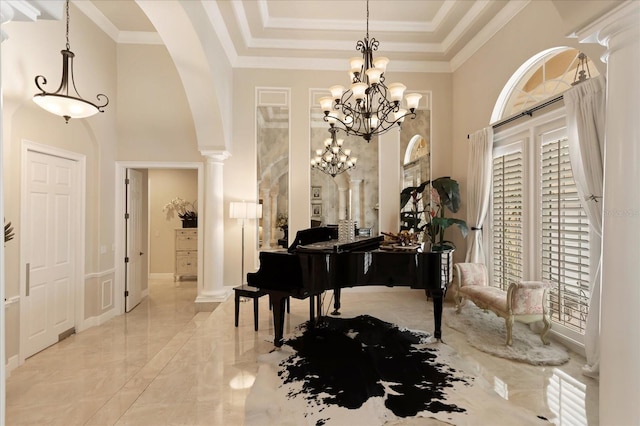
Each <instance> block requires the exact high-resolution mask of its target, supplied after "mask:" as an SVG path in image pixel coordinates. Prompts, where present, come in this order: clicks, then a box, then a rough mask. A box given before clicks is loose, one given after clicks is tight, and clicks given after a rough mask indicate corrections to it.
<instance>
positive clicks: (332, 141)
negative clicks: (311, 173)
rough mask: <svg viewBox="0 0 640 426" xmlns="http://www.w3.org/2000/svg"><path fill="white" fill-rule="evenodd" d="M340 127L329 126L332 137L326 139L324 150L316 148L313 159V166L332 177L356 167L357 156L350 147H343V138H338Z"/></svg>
mask: <svg viewBox="0 0 640 426" xmlns="http://www.w3.org/2000/svg"><path fill="white" fill-rule="evenodd" d="M337 132H338V129H337V128H336V127H334V126H331V128H329V133H331V137H330V138H328V139H326V140H325V141H324V152H323V151H322V149H318V150H316V156H315V158H313V159H311V167H312V168H314V169H318V170H320V171H321V172H324V173H326V174H328V175H331V177H336V176H337V175H339V174H340V173H342V172H346V171H347V170H349V169H354V168H355V167H356V162H357V161H358V159H357V158H355V157H351V150H350V149H345V150H343V149H342V144H343V143H344V140H343V139H337V138H336V133H337Z"/></svg>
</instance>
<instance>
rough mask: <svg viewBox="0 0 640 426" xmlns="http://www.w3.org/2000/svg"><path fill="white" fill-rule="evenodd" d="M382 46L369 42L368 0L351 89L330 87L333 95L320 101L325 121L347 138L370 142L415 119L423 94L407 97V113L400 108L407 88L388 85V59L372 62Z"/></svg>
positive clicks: (380, 58) (357, 46)
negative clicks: (376, 51) (336, 127)
mask: <svg viewBox="0 0 640 426" xmlns="http://www.w3.org/2000/svg"><path fill="white" fill-rule="evenodd" d="M379 44H380V43H379V42H378V40H376V39H375V38H371V39H369V0H367V34H366V37H365V38H364V40H358V43H357V44H356V50H358V51H360V52H362V57H355V58H351V60H350V65H351V71H350V76H351V87H350V88H349V89H346V90H345V88H344V87H343V86H340V85H336V86H332V87H330V88H329V90H330V91H331V96H326V97H323V98H320V107H321V108H322V111H323V112H324V121H326V122H328V123H329V125H330V126H331V127H333V126H340V127H341V129H342V130H344V131H345V132H346V133H347V134H348V135H350V134H353V135H357V136H362V137H363V138H364V139H365V140H366V141H367V142H369V141H371V138H372V137H373V136H375V135H380V134H382V133H385V132H387V131H388V130H390V129H391V128H392V127H393V125H394V124H398V125H399V126H400V125H401V124H402V122H403V121H404V119H405V117H407V116H410V117H411V118H415V117H416V114H415V109H416V108H417V107H418V103H419V102H420V98H422V95H421V94H419V93H410V94H407V95H406V96H405V101H406V103H407V108H408V110H409V111H407V110H406V109H404V108H400V101H401V100H402V96H403V94H404V91H405V89H406V86H405V85H404V84H402V83H391V84H389V86H387V85H386V84H385V83H384V81H385V71H386V69H387V65H388V64H389V59H388V58H383V57H379V58H376V59H375V60H374V59H373V51H374V50H378V45H379Z"/></svg>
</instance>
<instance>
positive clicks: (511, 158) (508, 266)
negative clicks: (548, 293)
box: [492, 148, 524, 291]
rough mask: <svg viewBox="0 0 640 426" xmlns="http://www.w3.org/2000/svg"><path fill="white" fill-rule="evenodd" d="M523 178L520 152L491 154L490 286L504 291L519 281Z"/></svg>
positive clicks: (521, 245)
mask: <svg viewBox="0 0 640 426" xmlns="http://www.w3.org/2000/svg"><path fill="white" fill-rule="evenodd" d="M523 177H524V165H523V154H522V150H521V149H519V148H518V149H514V150H511V151H508V152H506V153H504V154H498V155H495V154H494V158H493V188H492V200H493V202H492V219H493V227H492V229H493V236H492V240H493V241H492V243H493V244H492V245H493V253H492V255H493V279H492V285H493V286H495V287H498V288H501V289H503V290H505V291H506V290H507V288H508V287H509V284H511V283H513V282H520V281H522V279H523V267H522V254H523V238H522V237H523V216H522V214H523V210H522V207H523V182H524V179H523Z"/></svg>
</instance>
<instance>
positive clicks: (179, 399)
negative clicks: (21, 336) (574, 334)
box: [6, 280, 598, 426]
mask: <svg viewBox="0 0 640 426" xmlns="http://www.w3.org/2000/svg"><path fill="white" fill-rule="evenodd" d="M373 290H374V289H369V290H368V291H363V289H357V290H353V291H344V292H343V298H342V312H343V316H356V315H359V314H363V313H366V314H369V315H373V316H376V317H378V318H380V319H382V320H384V321H389V322H393V323H396V324H399V325H402V326H406V327H408V328H413V329H423V330H425V329H426V330H427V331H432V327H433V325H432V320H431V318H432V313H431V312H432V310H431V303H430V302H426V301H425V300H424V293H422V292H420V291H419V290H409V289H404V288H398V289H383V290H381V291H373ZM195 295H196V289H195V283H194V282H189V281H185V282H179V283H174V282H173V281H171V280H166V281H165V280H153V281H151V282H150V286H149V296H148V297H147V298H145V299H144V300H143V301H142V303H141V304H140V305H139V306H138V307H136V308H135V310H134V311H133V312H131V313H129V314H126V315H121V316H119V317H116V318H113V319H112V320H110V321H108V322H107V323H105V324H103V325H101V326H99V327H94V328H91V329H89V330H86V331H84V332H82V333H79V334H76V335H73V336H71V337H69V338H68V339H66V340H64V341H62V342H60V343H58V344H57V345H54V346H52V347H50V348H48V349H46V350H44V351H42V352H40V353H38V354H36V355H34V356H33V357H31V358H30V359H28V360H27V361H26V362H25V363H24V364H23V365H22V366H20V367H19V368H17V369H16V370H14V371H13V372H12V373H11V377H9V378H8V380H7V384H6V386H7V401H6V407H7V410H6V411H7V412H6V424H7V425H65V426H70V425H225V426H226V425H242V424H243V421H244V405H245V399H246V397H247V395H248V393H249V390H250V386H249V387H243V386H241V385H240V386H239V385H238V384H242V383H243V380H242V379H246V378H252V377H253V375H255V374H256V373H257V370H258V364H257V363H256V357H257V355H259V354H263V353H266V352H268V351H270V350H271V349H273V345H272V343H271V342H272V333H273V327H272V325H271V316H270V312H269V309H268V303H267V297H264V298H262V299H261V300H260V322H259V331H258V332H254V330H253V307H252V303H251V302H248V303H242V304H241V310H240V324H239V327H238V328H235V327H234V325H233V310H234V306H233V297H230V298H229V299H228V300H227V301H226V302H224V303H221V304H220V305H219V306H218V307H217V308H216V309H215V310H214V311H213V312H199V313H196V312H195V311H194V308H193V300H194V298H195ZM445 309H451V306H446V307H445ZM307 319H308V301H306V300H304V301H300V300H293V301H292V303H291V313H290V314H288V315H287V317H286V319H285V333H287V332H288V331H290V330H292V329H293V328H294V327H295V326H296V325H298V324H300V323H301V322H304V321H305V320H307ZM443 339H444V341H445V342H446V343H447V344H449V345H450V346H452V347H453V348H454V349H455V350H456V351H458V353H459V354H460V356H461V357H463V358H464V359H465V361H467V362H468V363H469V364H468V365H471V366H472V369H473V370H474V371H471V372H470V373H472V374H475V375H478V376H482V377H484V378H485V379H486V380H487V381H489V382H490V383H493V384H494V389H495V390H496V392H498V393H499V394H500V395H501V396H502V397H504V398H505V399H508V400H509V401H510V402H511V403H512V404H515V405H516V406H520V407H525V408H527V409H529V410H531V411H533V412H534V413H536V414H540V415H543V416H544V417H546V418H548V419H549V420H550V421H552V422H553V423H555V424H563V425H564V424H585V425H586V424H588V425H596V424H598V383H597V381H595V380H593V379H590V378H588V377H585V376H583V375H582V374H581V372H580V368H581V366H582V365H583V364H584V359H583V358H582V357H580V356H578V355H576V354H573V353H572V354H571V360H570V361H569V363H567V364H565V365H563V366H561V367H536V366H531V365H527V364H522V363H517V362H511V361H506V360H503V359H499V358H494V357H493V356H491V355H488V354H485V353H483V352H480V351H477V350H476V349H474V348H472V347H470V346H469V345H467V344H466V343H465V338H464V336H463V335H461V334H460V333H458V332H456V331H455V330H451V329H449V328H447V327H446V325H444V326H443ZM492 416H499V413H488V414H487V418H486V419H477V424H479V425H483V424H494V423H495V422H494V421H493V420H495V417H492ZM406 424H422V423H421V422H420V421H407V422H406ZM507 424H508V423H507ZM351 426H354V425H351Z"/></svg>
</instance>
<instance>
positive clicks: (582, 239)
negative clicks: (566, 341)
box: [539, 136, 591, 334]
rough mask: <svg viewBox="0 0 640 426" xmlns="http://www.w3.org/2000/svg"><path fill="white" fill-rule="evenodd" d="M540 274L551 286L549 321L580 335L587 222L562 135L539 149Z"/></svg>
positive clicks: (587, 268) (586, 299)
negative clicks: (550, 319)
mask: <svg viewBox="0 0 640 426" xmlns="http://www.w3.org/2000/svg"><path fill="white" fill-rule="evenodd" d="M539 176H540V231H541V235H540V239H541V241H540V243H541V248H542V255H541V259H542V262H541V268H542V271H541V274H542V279H543V280H544V281H548V282H550V283H552V285H553V288H552V289H551V292H550V301H551V303H550V307H551V318H552V320H553V321H554V322H556V323H559V324H562V325H563V326H566V327H567V328H569V329H570V330H573V331H575V332H578V333H580V334H584V331H585V326H586V319H587V312H588V306H589V296H590V295H589V283H590V281H591V280H590V258H589V244H590V243H589V232H590V231H589V221H588V219H587V216H586V213H585V212H584V210H583V209H582V205H581V203H580V198H579V196H578V191H577V189H576V185H575V181H574V179H573V173H572V171H571V164H570V161H569V146H568V142H567V138H566V136H564V137H562V138H558V139H552V140H545V137H543V139H542V146H541V149H540V175H539Z"/></svg>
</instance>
